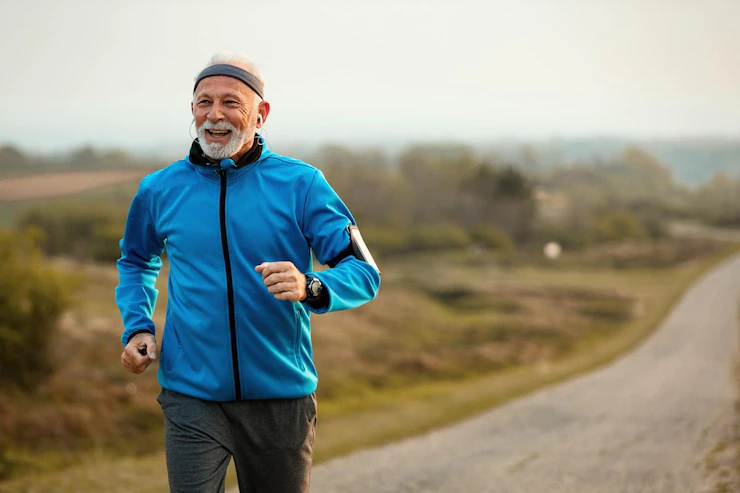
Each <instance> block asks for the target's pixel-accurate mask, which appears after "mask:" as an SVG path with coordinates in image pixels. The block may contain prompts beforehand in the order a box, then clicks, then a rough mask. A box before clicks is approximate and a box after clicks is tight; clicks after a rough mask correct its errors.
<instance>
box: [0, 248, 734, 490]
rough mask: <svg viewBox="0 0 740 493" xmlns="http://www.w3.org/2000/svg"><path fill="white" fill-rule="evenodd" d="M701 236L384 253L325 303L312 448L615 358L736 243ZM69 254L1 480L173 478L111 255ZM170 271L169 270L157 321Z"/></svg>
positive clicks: (414, 429)
mask: <svg viewBox="0 0 740 493" xmlns="http://www.w3.org/2000/svg"><path fill="white" fill-rule="evenodd" d="M702 245H703V246H701V245H700V247H697V248H688V247H687V244H686V243H685V242H674V243H673V244H672V246H668V245H654V244H653V245H651V244H648V245H643V246H642V247H638V246H636V245H632V246H631V247H630V249H631V250H630V251H631V252H632V253H631V255H632V257H634V258H637V259H638V261H636V263H635V265H642V261H640V259H641V258H650V257H651V255H658V254H659V255H660V256H661V257H664V256H665V255H666V251H667V250H666V249H668V250H670V251H672V252H674V254H675V255H674V257H673V258H675V259H676V263H675V265H674V266H672V267H667V266H664V267H662V268H647V267H637V268H620V269H614V268H599V267H582V266H581V264H582V263H583V265H590V263H587V262H585V261H584V262H580V261H579V258H578V257H577V256H574V257H566V258H563V259H562V262H561V263H558V264H546V263H542V264H538V265H533V264H532V263H525V264H523V265H521V266H519V267H516V266H512V264H510V263H506V264H502V262H500V259H496V258H494V257H489V256H487V255H480V254H473V253H471V252H450V253H446V254H444V255H441V254H440V255H416V256H406V257H402V258H395V259H392V258H391V259H381V266H382V267H383V271H384V277H383V285H382V287H381V292H380V295H379V297H378V299H377V300H375V301H374V302H373V303H370V304H368V305H366V306H364V307H362V308H360V309H357V310H353V311H350V312H340V313H336V314H330V315H325V316H319V317H314V318H313V327H314V328H313V338H314V344H315V357H316V362H317V367H318V369H319V373H320V384H319V428H318V436H317V440H316V448H315V459H316V461H317V462H321V461H323V460H326V459H328V458H330V457H334V456H336V455H340V454H343V453H346V452H348V451H351V450H355V449H358V448H363V447H367V446H372V445H377V444H380V443H384V442H387V441H389V440H394V439H398V438H401V437H404V436H408V435H411V434H416V433H421V432H423V431H426V430H429V429H432V428H434V427H437V426H440V425H442V424H445V423H450V422H453V421H456V420H459V419H462V418H464V417H466V416H470V415H472V414H475V413H477V412H480V411H482V410H484V409H487V408H489V407H491V406H495V405H497V404H500V403H502V402H505V401H506V400H509V399H511V398H513V397H516V396H518V395H521V394H523V393H526V392H529V391H532V390H533V389H536V388H539V387H541V386H543V385H547V384H549V383H552V382H555V381H558V380H561V379H563V378H566V377H568V376H570V375H573V374H576V373H578V372H582V371H585V370H588V369H590V368H593V367H595V366H598V365H601V364H604V363H606V362H608V361H610V360H611V359H613V358H615V357H617V356H618V355H619V354H622V353H623V352H625V351H627V350H629V349H630V348H632V347H634V346H635V345H636V344H638V343H639V342H640V341H641V340H643V339H644V338H645V337H646V335H648V334H649V333H650V332H651V331H652V330H653V329H654V328H655V327H656V326H657V324H658V323H659V321H660V320H661V319H662V318H663V317H664V316H665V314H666V313H667V311H668V310H669V309H670V306H671V305H672V304H673V303H674V302H675V301H676V299H677V298H678V297H679V296H680V294H681V293H682V292H683V290H684V289H685V287H686V286H688V285H689V284H690V283H691V281H692V280H693V279H695V278H696V277H697V276H698V275H699V274H700V273H701V272H703V271H704V270H706V269H707V268H708V267H709V266H710V265H712V264H714V263H715V262H717V261H718V260H719V259H721V258H723V257H725V256H727V255H729V254H730V253H731V252H734V251H735V250H736V247H735V246H733V245H727V244H724V245H714V244H711V245H710V244H706V243H704V244H702ZM640 248H642V250H640ZM671 249H673V250H671ZM622 250H623V249H622ZM622 250H620V251H619V252H618V253H614V252H613V251H611V250H608V249H604V250H603V251H602V252H601V255H604V256H605V258H602V259H601V261H600V262H594V263H593V265H596V264H601V265H611V263H610V262H608V260H609V259H610V258H612V257H613V256H614V255H618V256H619V259H620V260H619V265H623V264H624V252H623V251H622ZM656 252H657V253H656ZM676 252H679V253H676ZM681 252H683V253H681ZM597 253H598V252H597ZM589 255H594V253H593V252H591V253H589ZM607 256H608V258H607ZM503 265H510V266H509V267H505V266H503ZM513 265H516V263H514V264H513ZM59 266H60V268H62V269H64V270H67V271H69V272H75V273H76V275H77V276H80V278H81V279H83V280H86V281H87V282H83V283H81V284H80V288H79V293H78V295H79V296H78V299H80V300H81V301H80V303H78V305H77V306H76V307H74V309H73V310H71V311H70V313H69V314H68V315H67V316H66V317H65V319H64V320H63V323H62V327H61V331H60V334H59V338H58V343H57V346H56V359H57V364H58V371H57V373H56V374H55V376H54V378H53V379H52V380H51V381H50V382H48V383H47V384H46V385H45V386H44V388H42V389H40V391H39V392H38V393H37V394H36V395H33V396H20V395H17V394H12V395H8V394H6V395H0V402H3V403H4V404H2V405H0V413H4V417H2V416H0V434H1V433H2V432H3V431H5V433H6V439H7V436H8V435H7V434H8V433H10V432H12V434H13V440H14V442H13V443H14V445H13V446H12V447H10V448H9V457H10V459H12V462H13V464H14V471H13V473H12V477H11V479H9V480H7V481H5V482H0V492H18V491H24V492H42V491H56V492H72V491H75V492H88V491H90V492H92V491H107V492H118V491H121V492H124V491H125V492H134V491H136V492H155V491H166V488H167V486H166V485H167V480H166V473H165V467H164V455H163V453H162V451H161V441H162V437H161V433H162V430H161V411H159V409H158V405H157V403H156V401H155V397H156V394H157V392H158V385H157V383H156V379H155V375H154V373H155V371H154V370H156V368H154V367H152V368H150V369H149V370H148V371H147V372H146V373H145V374H144V375H142V376H139V377H136V376H133V375H129V374H127V373H125V372H124V371H123V370H122V369H121V368H120V363H119V355H120V351H121V347H120V343H119V342H118V337H119V333H120V322H119V320H118V316H117V313H116V310H115V305H114V303H113V287H114V286H115V284H116V273H115V269H113V268H112V267H111V266H95V265H77V264H72V263H70V262H62V261H60V262H59ZM165 274H166V272H165ZM164 285H165V283H164V277H161V278H160V288H161V289H162V296H161V298H160V303H159V305H158V310H157V314H156V317H155V318H156V321H157V323H158V326H160V327H161V323H162V320H163V314H164V302H165V301H166V293H165V292H164V291H165V290H164ZM0 394H2V392H0ZM3 420H4V421H3ZM2 426H4V427H5V428H2ZM55 431H56V436H54V432H55ZM231 480H232V481H233V471H232V473H231Z"/></svg>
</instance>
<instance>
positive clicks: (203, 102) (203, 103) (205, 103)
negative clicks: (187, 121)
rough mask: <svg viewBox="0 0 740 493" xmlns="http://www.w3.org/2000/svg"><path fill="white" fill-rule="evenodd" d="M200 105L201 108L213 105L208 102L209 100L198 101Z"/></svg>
mask: <svg viewBox="0 0 740 493" xmlns="http://www.w3.org/2000/svg"><path fill="white" fill-rule="evenodd" d="M198 104H199V105H200V106H205V105H207V104H211V102H210V101H208V100H207V99H201V100H200V101H198Z"/></svg>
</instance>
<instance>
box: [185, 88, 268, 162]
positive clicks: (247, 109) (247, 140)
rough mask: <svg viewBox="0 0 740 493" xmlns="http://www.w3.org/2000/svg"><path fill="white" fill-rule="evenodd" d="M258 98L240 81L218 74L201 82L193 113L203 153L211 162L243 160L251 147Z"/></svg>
mask: <svg viewBox="0 0 740 493" xmlns="http://www.w3.org/2000/svg"><path fill="white" fill-rule="evenodd" d="M258 105H259V96H257V95H256V94H255V93H254V92H253V91H252V90H251V89H250V88H249V87H247V86H246V85H245V84H244V83H242V82H241V81H239V80H237V79H234V78H232V77H226V76H223V75H217V76H213V77H207V78H205V79H203V80H202V81H200V83H199V84H198V87H197V88H196V90H195V94H194V95H193V103H192V111H193V117H195V128H196V130H197V132H198V140H199V141H200V144H201V147H202V148H203V152H205V153H206V155H207V156H208V157H210V158H212V159H225V158H232V159H234V160H236V159H238V157H241V155H243V154H244V153H245V152H246V151H247V150H249V148H250V147H251V146H252V141H253V139H254V132H255V129H256V125H257V116H258V112H257V109H258Z"/></svg>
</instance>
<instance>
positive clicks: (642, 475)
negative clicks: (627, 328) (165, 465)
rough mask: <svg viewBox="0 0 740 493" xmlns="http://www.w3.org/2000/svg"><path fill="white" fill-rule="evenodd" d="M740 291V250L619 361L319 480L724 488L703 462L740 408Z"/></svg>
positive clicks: (327, 485) (470, 487)
mask: <svg viewBox="0 0 740 493" xmlns="http://www.w3.org/2000/svg"><path fill="white" fill-rule="evenodd" d="M739 299H740V256H738V257H735V258H733V259H731V260H729V261H727V262H725V263H723V264H722V265H720V266H719V267H717V268H715V269H714V270H713V271H711V272H710V273H708V274H707V275H705V276H704V277H703V278H702V279H701V280H699V281H698V282H697V283H696V284H695V285H694V286H693V287H692V288H691V289H690V290H689V291H688V292H687V293H686V295H685V296H684V298H683V299H682V300H681V301H680V302H679V304H678V305H677V306H676V307H675V309H674V311H673V312H672V313H671V315H670V316H669V317H668V318H667V319H666V320H665V321H664V323H663V324H662V326H661V327H660V328H659V330H658V331H656V333H655V334H654V335H653V336H651V337H650V338H649V339H648V340H647V341H646V342H645V343H644V344H643V345H642V346H640V347H639V348H638V349H637V350H636V351H634V352H632V353H630V354H629V355H626V356H625V357H623V358H621V359H620V360H618V361H616V362H615V363H613V364H611V365H609V366H607V367H604V368H602V369H600V370H598V371H595V372H592V373H589V374H585V375H582V376H580V377H577V378H575V379H573V380H570V381H568V382H565V383H562V384H559V385H556V386H553V387H549V388H547V389H544V390H541V391H539V392H536V393H534V394H531V395H529V396H527V397H524V398H521V399H519V400H516V401H513V402H511V403H509V404H507V405H504V406H502V407H499V408H497V409H494V410H492V411H489V412H487V413H484V414H482V415H479V416H477V417H475V418H473V419H470V420H468V421H465V422H463V423H460V424H458V425H455V426H452V427H449V428H445V429H441V430H438V431H435V432H432V433H429V434H427V435H424V436H421V437H417V438H413V439H410V440H406V441H403V442H399V443H396V444H391V445H388V446H385V447H381V448H378V449H373V450H368V451H364V452H359V453H355V454H352V455H349V456H347V457H342V458H338V459H335V460H332V461H330V462H327V463H325V464H321V465H319V466H317V467H315V468H314V470H313V474H312V487H311V492H312V493H367V492H373V493H383V492H388V493H401V492H403V493H411V492H424V493H432V492H435V493H437V492H450V493H452V492H454V493H478V492H481V493H482V492H491V493H494V492H495V493H514V492H516V493H540V492H548V493H552V492H563V493H565V492H567V493H633V492H634V493H636V492H641V493H642V492H650V493H663V492H665V493H682V492H683V493H702V492H711V491H714V490H713V488H712V487H711V485H710V484H709V483H710V481H709V475H708V472H707V468H706V465H705V462H706V457H707V454H708V452H709V450H710V449H711V448H712V447H713V446H716V444H717V441H718V440H719V439H720V437H721V436H722V430H726V427H727V426H728V423H729V422H730V421H731V419H732V413H733V405H734V402H735V399H736V390H735V386H734V384H733V380H732V365H733V359H734V356H735V350H736V347H737V334H738V300H739ZM320 419H321V418H320V415H319V420H320ZM317 440H321V424H320V422H319V429H318V438H317Z"/></svg>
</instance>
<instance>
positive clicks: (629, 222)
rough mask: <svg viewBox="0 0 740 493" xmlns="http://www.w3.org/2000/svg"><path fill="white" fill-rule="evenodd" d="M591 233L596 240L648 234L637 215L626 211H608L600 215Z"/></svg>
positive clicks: (639, 237)
mask: <svg viewBox="0 0 740 493" xmlns="http://www.w3.org/2000/svg"><path fill="white" fill-rule="evenodd" d="M593 234H594V238H595V239H596V241H598V242H609V241H621V240H631V239H642V238H645V237H647V236H648V232H647V231H646V229H645V226H643V224H642V223H641V222H640V219H639V218H638V217H637V215H635V214H633V213H631V212H628V211H616V212H610V213H607V214H605V215H604V216H602V217H600V218H599V219H597V220H596V222H595V223H594V226H593Z"/></svg>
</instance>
